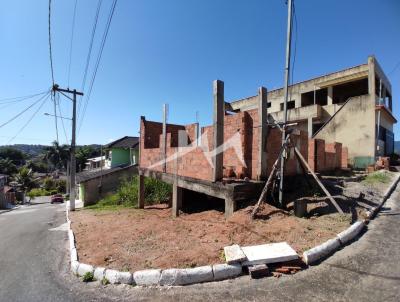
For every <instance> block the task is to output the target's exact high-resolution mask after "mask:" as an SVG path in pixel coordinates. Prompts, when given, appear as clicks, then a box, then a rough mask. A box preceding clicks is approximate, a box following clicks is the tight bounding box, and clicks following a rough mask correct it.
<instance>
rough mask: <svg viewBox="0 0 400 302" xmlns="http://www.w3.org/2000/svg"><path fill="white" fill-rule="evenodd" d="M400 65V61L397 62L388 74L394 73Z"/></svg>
mask: <svg viewBox="0 0 400 302" xmlns="http://www.w3.org/2000/svg"><path fill="white" fill-rule="evenodd" d="M399 67H400V61H399V62H397V64H396V65H395V66H394V68H393V69H392V70H391V71H390V72H389V73H388V76H390V75H392V74H393V73H394V72H395V71H396V69H397V68H399Z"/></svg>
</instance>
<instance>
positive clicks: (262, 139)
mask: <svg viewBox="0 0 400 302" xmlns="http://www.w3.org/2000/svg"><path fill="white" fill-rule="evenodd" d="M267 102H268V98H267V89H266V88H264V87H260V88H258V120H259V131H258V141H259V145H258V163H257V166H258V175H257V178H258V180H264V179H265V178H266V177H267V152H266V151H265V149H266V145H267V133H268V126H267V115H268V112H267V110H268V109H267V108H268V107H267Z"/></svg>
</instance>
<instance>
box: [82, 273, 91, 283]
mask: <svg viewBox="0 0 400 302" xmlns="http://www.w3.org/2000/svg"><path fill="white" fill-rule="evenodd" d="M93 279H94V275H93V273H92V272H87V273H85V274H84V275H83V277H82V281H83V282H92V281H93Z"/></svg>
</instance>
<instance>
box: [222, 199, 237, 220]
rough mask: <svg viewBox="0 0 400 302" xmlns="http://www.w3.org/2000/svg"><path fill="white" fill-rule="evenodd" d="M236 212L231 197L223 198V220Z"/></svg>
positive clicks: (234, 203)
mask: <svg viewBox="0 0 400 302" xmlns="http://www.w3.org/2000/svg"><path fill="white" fill-rule="evenodd" d="M235 210H236V201H235V200H234V199H233V196H230V195H227V196H226V197H225V218H229V217H230V216H231V215H232V214H233V212H235Z"/></svg>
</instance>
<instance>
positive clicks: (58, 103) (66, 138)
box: [57, 94, 68, 144]
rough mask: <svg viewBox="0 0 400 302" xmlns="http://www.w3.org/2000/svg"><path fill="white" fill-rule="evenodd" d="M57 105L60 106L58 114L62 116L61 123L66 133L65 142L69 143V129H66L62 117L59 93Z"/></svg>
mask: <svg viewBox="0 0 400 302" xmlns="http://www.w3.org/2000/svg"><path fill="white" fill-rule="evenodd" d="M57 106H58V115H59V116H60V119H61V125H62V127H63V131H64V135H65V141H66V142H65V143H66V144H68V135H67V131H65V126H64V119H63V118H62V117H63V115H62V112H61V106H60V94H57Z"/></svg>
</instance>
